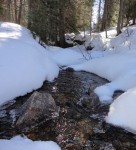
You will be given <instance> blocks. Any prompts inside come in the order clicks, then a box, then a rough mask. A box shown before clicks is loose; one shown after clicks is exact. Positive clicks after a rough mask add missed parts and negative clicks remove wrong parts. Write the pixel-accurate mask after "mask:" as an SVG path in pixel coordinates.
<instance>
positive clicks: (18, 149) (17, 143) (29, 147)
mask: <svg viewBox="0 0 136 150" xmlns="http://www.w3.org/2000/svg"><path fill="white" fill-rule="evenodd" d="M0 149H1V150H61V148H60V147H59V146H58V145H57V144H56V143H55V142H52V141H47V142H44V141H32V140H30V139H28V138H26V137H25V138H22V137H20V136H16V137H14V138H12V139H11V140H4V139H0Z"/></svg>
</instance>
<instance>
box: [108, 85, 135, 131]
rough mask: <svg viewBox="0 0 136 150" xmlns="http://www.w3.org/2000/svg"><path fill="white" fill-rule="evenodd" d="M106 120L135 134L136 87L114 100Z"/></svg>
mask: <svg viewBox="0 0 136 150" xmlns="http://www.w3.org/2000/svg"><path fill="white" fill-rule="evenodd" d="M106 121H107V122H108V123H110V124H113V125H115V126H120V127H123V128H124V129H126V130H128V131H130V132H132V133H135V134H136V87H135V88H132V89H129V90H128V91H127V92H125V93H124V94H122V95H121V96H119V97H118V98H117V99H116V100H114V102H113V103H112V104H111V105H110V111H109V113H108V116H107V117H106Z"/></svg>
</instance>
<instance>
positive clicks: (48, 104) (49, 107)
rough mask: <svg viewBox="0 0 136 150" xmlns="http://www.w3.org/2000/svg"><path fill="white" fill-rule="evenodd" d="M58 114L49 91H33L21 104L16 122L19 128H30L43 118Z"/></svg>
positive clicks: (46, 118) (50, 117)
mask: <svg viewBox="0 0 136 150" xmlns="http://www.w3.org/2000/svg"><path fill="white" fill-rule="evenodd" d="M56 116H58V107H57V106H56V103H55V101H54V99H53V97H52V96H51V95H50V94H49V93H39V92H34V93H33V94H32V95H31V96H30V98H29V99H28V100H27V101H26V102H25V103H24V104H23V105H22V108H21V112H20V117H19V118H18V120H17V122H16V127H18V128H19V129H25V128H30V127H31V126H34V125H36V124H37V123H39V122H41V121H43V120H49V119H52V118H54V117H56Z"/></svg>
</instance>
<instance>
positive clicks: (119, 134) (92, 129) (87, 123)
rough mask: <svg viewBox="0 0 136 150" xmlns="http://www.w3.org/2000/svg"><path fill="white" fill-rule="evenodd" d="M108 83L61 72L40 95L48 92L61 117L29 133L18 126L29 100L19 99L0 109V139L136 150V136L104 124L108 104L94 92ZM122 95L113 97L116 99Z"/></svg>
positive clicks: (70, 148) (88, 149)
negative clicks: (22, 109)
mask: <svg viewBox="0 0 136 150" xmlns="http://www.w3.org/2000/svg"><path fill="white" fill-rule="evenodd" d="M107 82H108V81H107V80H105V79H102V78H100V77H98V76H96V75H94V74H90V73H87V72H73V71H67V70H66V71H64V70H62V71H60V74H59V77H58V78H57V79H55V81H54V82H52V83H49V82H47V81H46V82H44V84H43V86H42V87H41V88H40V89H38V90H37V91H38V92H48V93H50V94H51V95H52V97H53V98H54V100H55V102H56V104H57V106H58V107H59V116H58V117H54V118H53V119H49V120H46V121H44V120H43V121H41V122H40V123H39V124H37V125H36V126H35V127H34V128H31V129H30V130H28V131H21V132H20V131H19V130H18V129H17V128H16V126H15V123H16V119H17V118H18V117H19V116H18V113H17V112H18V110H19V109H20V108H21V106H22V105H23V103H24V102H25V101H26V100H27V99H28V98H29V97H30V95H31V94H32V93H30V94H27V95H26V96H22V97H18V98H16V99H14V100H12V101H10V102H8V103H7V104H5V105H3V106H1V107H0V139H10V138H12V137H13V136H15V135H18V134H21V135H22V136H23V135H26V136H27V137H28V138H30V139H32V140H44V141H46V140H53V141H55V142H57V143H58V144H59V145H60V147H61V148H62V150H136V142H135V141H136V135H134V134H132V133H129V132H127V131H125V130H123V129H121V128H118V127H114V126H112V125H110V124H107V123H106V122H105V121H104V118H105V116H106V115H107V113H108V110H109V105H101V104H100V102H99V100H98V97H97V96H96V94H95V93H94V92H93V90H94V89H95V88H96V87H97V86H100V85H103V84H105V83H107ZM120 94H121V92H120V91H118V92H116V93H115V94H114V98H115V97H117V96H119V95H120Z"/></svg>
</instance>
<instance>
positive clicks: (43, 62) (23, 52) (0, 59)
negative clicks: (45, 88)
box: [0, 22, 59, 105]
mask: <svg viewBox="0 0 136 150" xmlns="http://www.w3.org/2000/svg"><path fill="white" fill-rule="evenodd" d="M58 72H59V69H58V66H57V65H56V64H55V63H53V62H52V61H51V60H50V59H49V58H48V57H47V55H46V53H45V50H44V48H43V47H41V46H40V45H39V44H38V43H37V42H36V41H35V40H34V39H33V38H32V35H31V33H30V31H29V30H27V29H26V28H24V27H21V26H20V25H17V24H13V23H2V22H1V23H0V105H1V104H3V103H4V102H6V101H8V100H11V99H14V98H15V97H18V96H22V95H25V94H27V93H28V92H31V91H32V90H34V89H37V88H39V87H41V86H42V84H43V82H44V81H45V80H49V81H52V80H53V79H54V78H55V77H57V75H58Z"/></svg>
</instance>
